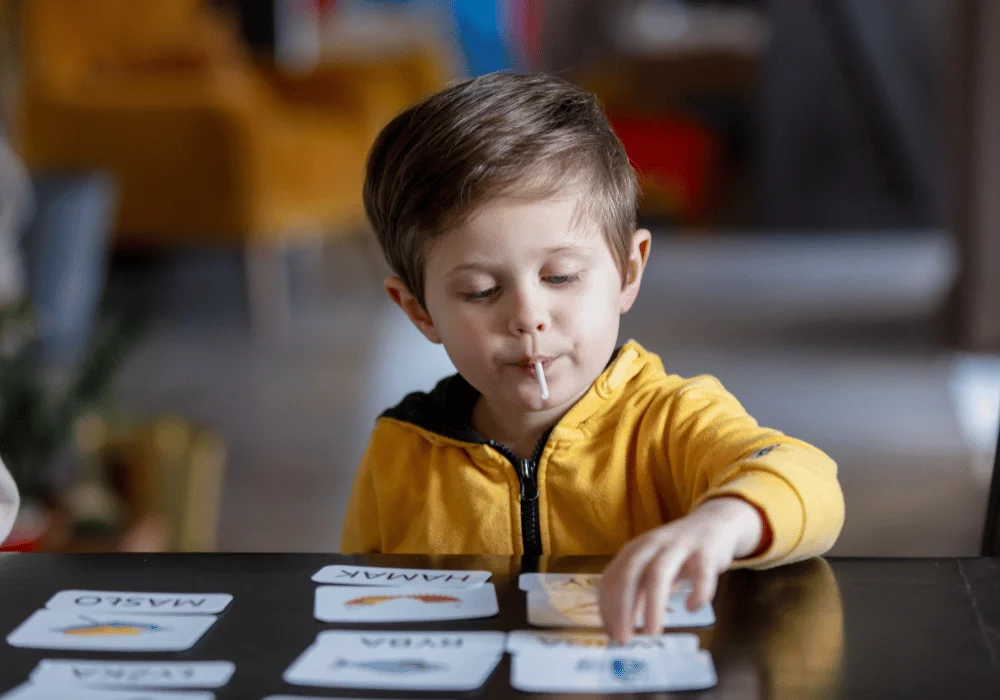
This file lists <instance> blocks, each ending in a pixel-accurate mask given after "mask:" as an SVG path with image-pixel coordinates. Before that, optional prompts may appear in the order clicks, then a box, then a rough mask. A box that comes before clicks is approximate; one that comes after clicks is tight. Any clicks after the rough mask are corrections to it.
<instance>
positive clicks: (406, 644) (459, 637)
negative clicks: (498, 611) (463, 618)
mask: <svg viewBox="0 0 1000 700" xmlns="http://www.w3.org/2000/svg"><path fill="white" fill-rule="evenodd" d="M506 640H507V635H506V634H505V633H504V632H397V631H395V630H393V631H391V632H362V631H354V630H328V631H325V632H320V633H319V634H317V635H316V641H315V642H314V643H315V644H318V645H332V646H335V647H337V648H338V649H340V650H341V651H343V652H345V653H350V654H358V653H360V654H364V653H368V652H371V653H373V654H384V653H386V652H392V653H395V652H401V651H405V652H425V651H428V652H434V651H444V652H449V651H450V652H454V653H460V654H465V653H468V654H496V655H497V656H499V655H501V654H503V652H504V647H505V645H506Z"/></svg>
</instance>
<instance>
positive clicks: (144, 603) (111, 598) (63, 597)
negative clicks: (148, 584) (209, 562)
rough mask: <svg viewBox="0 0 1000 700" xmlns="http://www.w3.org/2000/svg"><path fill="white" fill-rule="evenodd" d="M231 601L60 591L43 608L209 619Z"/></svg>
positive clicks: (208, 596)
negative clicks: (197, 615)
mask: <svg viewBox="0 0 1000 700" xmlns="http://www.w3.org/2000/svg"><path fill="white" fill-rule="evenodd" d="M232 600H233V597H232V596H231V595H230V594H228V593H133V592H123V591H60V592H59V593H56V594H55V595H54V596H52V597H51V598H49V602H47V603H46V604H45V607H46V608H47V609H48V610H63V611H66V612H82V613H91V612H128V613H150V614H154V615H173V614H175V613H179V614H184V615H195V614H199V613H207V614H210V615H213V614H215V613H220V612H222V611H223V610H225V609H226V606H227V605H229V603H231V602H232Z"/></svg>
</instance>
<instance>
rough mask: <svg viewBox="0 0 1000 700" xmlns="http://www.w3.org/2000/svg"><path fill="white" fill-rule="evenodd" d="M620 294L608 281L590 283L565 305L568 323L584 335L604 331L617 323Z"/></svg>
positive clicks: (588, 335) (565, 315)
mask: <svg viewBox="0 0 1000 700" xmlns="http://www.w3.org/2000/svg"><path fill="white" fill-rule="evenodd" d="M619 296H620V295H619V294H618V293H617V290H616V289H615V288H614V287H613V286H612V285H611V284H610V283H608V282H601V283H599V284H592V285H588V286H587V287H586V288H584V289H581V291H580V293H579V294H578V295H574V298H573V299H571V300H570V302H571V303H569V304H566V306H565V307H564V310H563V313H564V317H565V319H566V322H567V325H568V326H569V327H571V328H573V329H574V330H575V331H576V332H577V333H578V334H579V335H581V336H583V337H590V336H592V335H594V334H596V333H601V332H603V331H604V330H606V329H608V328H609V327H610V326H612V325H615V324H616V323H617V320H618V317H619V313H618V303H619Z"/></svg>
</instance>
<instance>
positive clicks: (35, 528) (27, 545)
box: [0, 504, 52, 552]
mask: <svg viewBox="0 0 1000 700" xmlns="http://www.w3.org/2000/svg"><path fill="white" fill-rule="evenodd" d="M51 520H52V519H51V517H50V516H49V514H48V513H47V512H45V510H43V509H42V508H39V507H37V506H33V505H29V504H25V505H23V506H22V507H21V510H20V511H19V512H18V514H17V520H15V521H14V529H13V530H11V533H10V535H9V536H8V537H7V539H6V540H4V541H3V542H2V543H0V552H35V551H38V549H39V547H40V545H41V543H42V540H43V539H44V538H45V533H46V532H47V531H48V528H49V523H50V522H51Z"/></svg>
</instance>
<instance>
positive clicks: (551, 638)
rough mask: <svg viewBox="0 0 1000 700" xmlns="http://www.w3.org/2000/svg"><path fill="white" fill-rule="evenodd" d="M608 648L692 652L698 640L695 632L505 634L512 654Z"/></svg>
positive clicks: (698, 645) (528, 632)
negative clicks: (617, 636) (615, 637)
mask: <svg viewBox="0 0 1000 700" xmlns="http://www.w3.org/2000/svg"><path fill="white" fill-rule="evenodd" d="M608 648H612V649H618V650H622V651H659V652H666V653H671V654H679V653H694V652H696V651H698V649H699V648H700V641H699V640H698V637H697V635H694V634H657V635H645V634H637V635H635V636H633V637H632V638H631V639H630V640H629V641H628V642H626V643H624V644H618V643H614V642H611V640H610V638H609V637H608V635H606V634H603V633H601V632H569V631H566V632H543V631H535V630H519V631H516V632H511V633H510V634H509V635H507V651H509V652H510V653H511V654H517V653H520V652H522V651H528V652H538V651H546V650H549V649H582V650H588V649H608Z"/></svg>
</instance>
